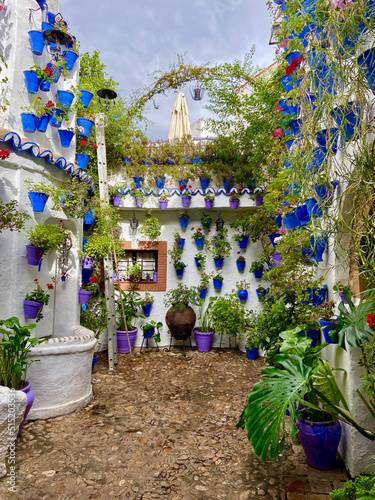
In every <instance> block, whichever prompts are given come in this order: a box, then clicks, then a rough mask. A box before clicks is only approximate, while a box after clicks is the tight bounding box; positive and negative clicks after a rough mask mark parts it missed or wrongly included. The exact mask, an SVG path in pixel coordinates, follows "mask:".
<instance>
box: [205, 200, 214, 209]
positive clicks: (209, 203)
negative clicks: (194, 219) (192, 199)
mask: <svg viewBox="0 0 375 500" xmlns="http://www.w3.org/2000/svg"><path fill="white" fill-rule="evenodd" d="M204 205H205V207H206V208H207V210H211V209H212V208H213V207H214V200H204Z"/></svg>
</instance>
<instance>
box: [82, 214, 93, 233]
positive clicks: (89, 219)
mask: <svg viewBox="0 0 375 500" xmlns="http://www.w3.org/2000/svg"><path fill="white" fill-rule="evenodd" d="M94 220H95V218H94V213H93V211H92V210H90V211H89V212H87V213H86V214H85V215H84V217H83V230H84V231H88V230H89V229H90V227H91V226H92V225H93V224H94Z"/></svg>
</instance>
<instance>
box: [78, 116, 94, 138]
mask: <svg viewBox="0 0 375 500" xmlns="http://www.w3.org/2000/svg"><path fill="white" fill-rule="evenodd" d="M77 125H78V127H79V129H80V131H79V135H80V136H81V137H88V135H89V133H90V132H91V129H92V127H93V126H94V122H93V121H92V120H89V119H88V118H77ZM82 129H83V130H82Z"/></svg>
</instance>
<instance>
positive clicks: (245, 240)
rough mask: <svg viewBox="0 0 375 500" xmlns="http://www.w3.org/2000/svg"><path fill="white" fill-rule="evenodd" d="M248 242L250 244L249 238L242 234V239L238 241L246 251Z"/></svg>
mask: <svg viewBox="0 0 375 500" xmlns="http://www.w3.org/2000/svg"><path fill="white" fill-rule="evenodd" d="M248 242H249V237H248V236H245V235H243V234H241V236H240V239H239V240H238V244H239V246H240V248H242V249H243V250H246V248H247V244H248Z"/></svg>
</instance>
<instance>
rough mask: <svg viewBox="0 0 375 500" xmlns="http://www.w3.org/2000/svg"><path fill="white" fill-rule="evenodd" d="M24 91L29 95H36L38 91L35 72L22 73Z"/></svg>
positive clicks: (37, 80)
mask: <svg viewBox="0 0 375 500" xmlns="http://www.w3.org/2000/svg"><path fill="white" fill-rule="evenodd" d="M23 74H24V75H25V82H26V89H27V92H28V93H29V94H36V93H37V92H38V90H39V79H38V74H37V72H36V71H32V70H29V71H24V72H23Z"/></svg>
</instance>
